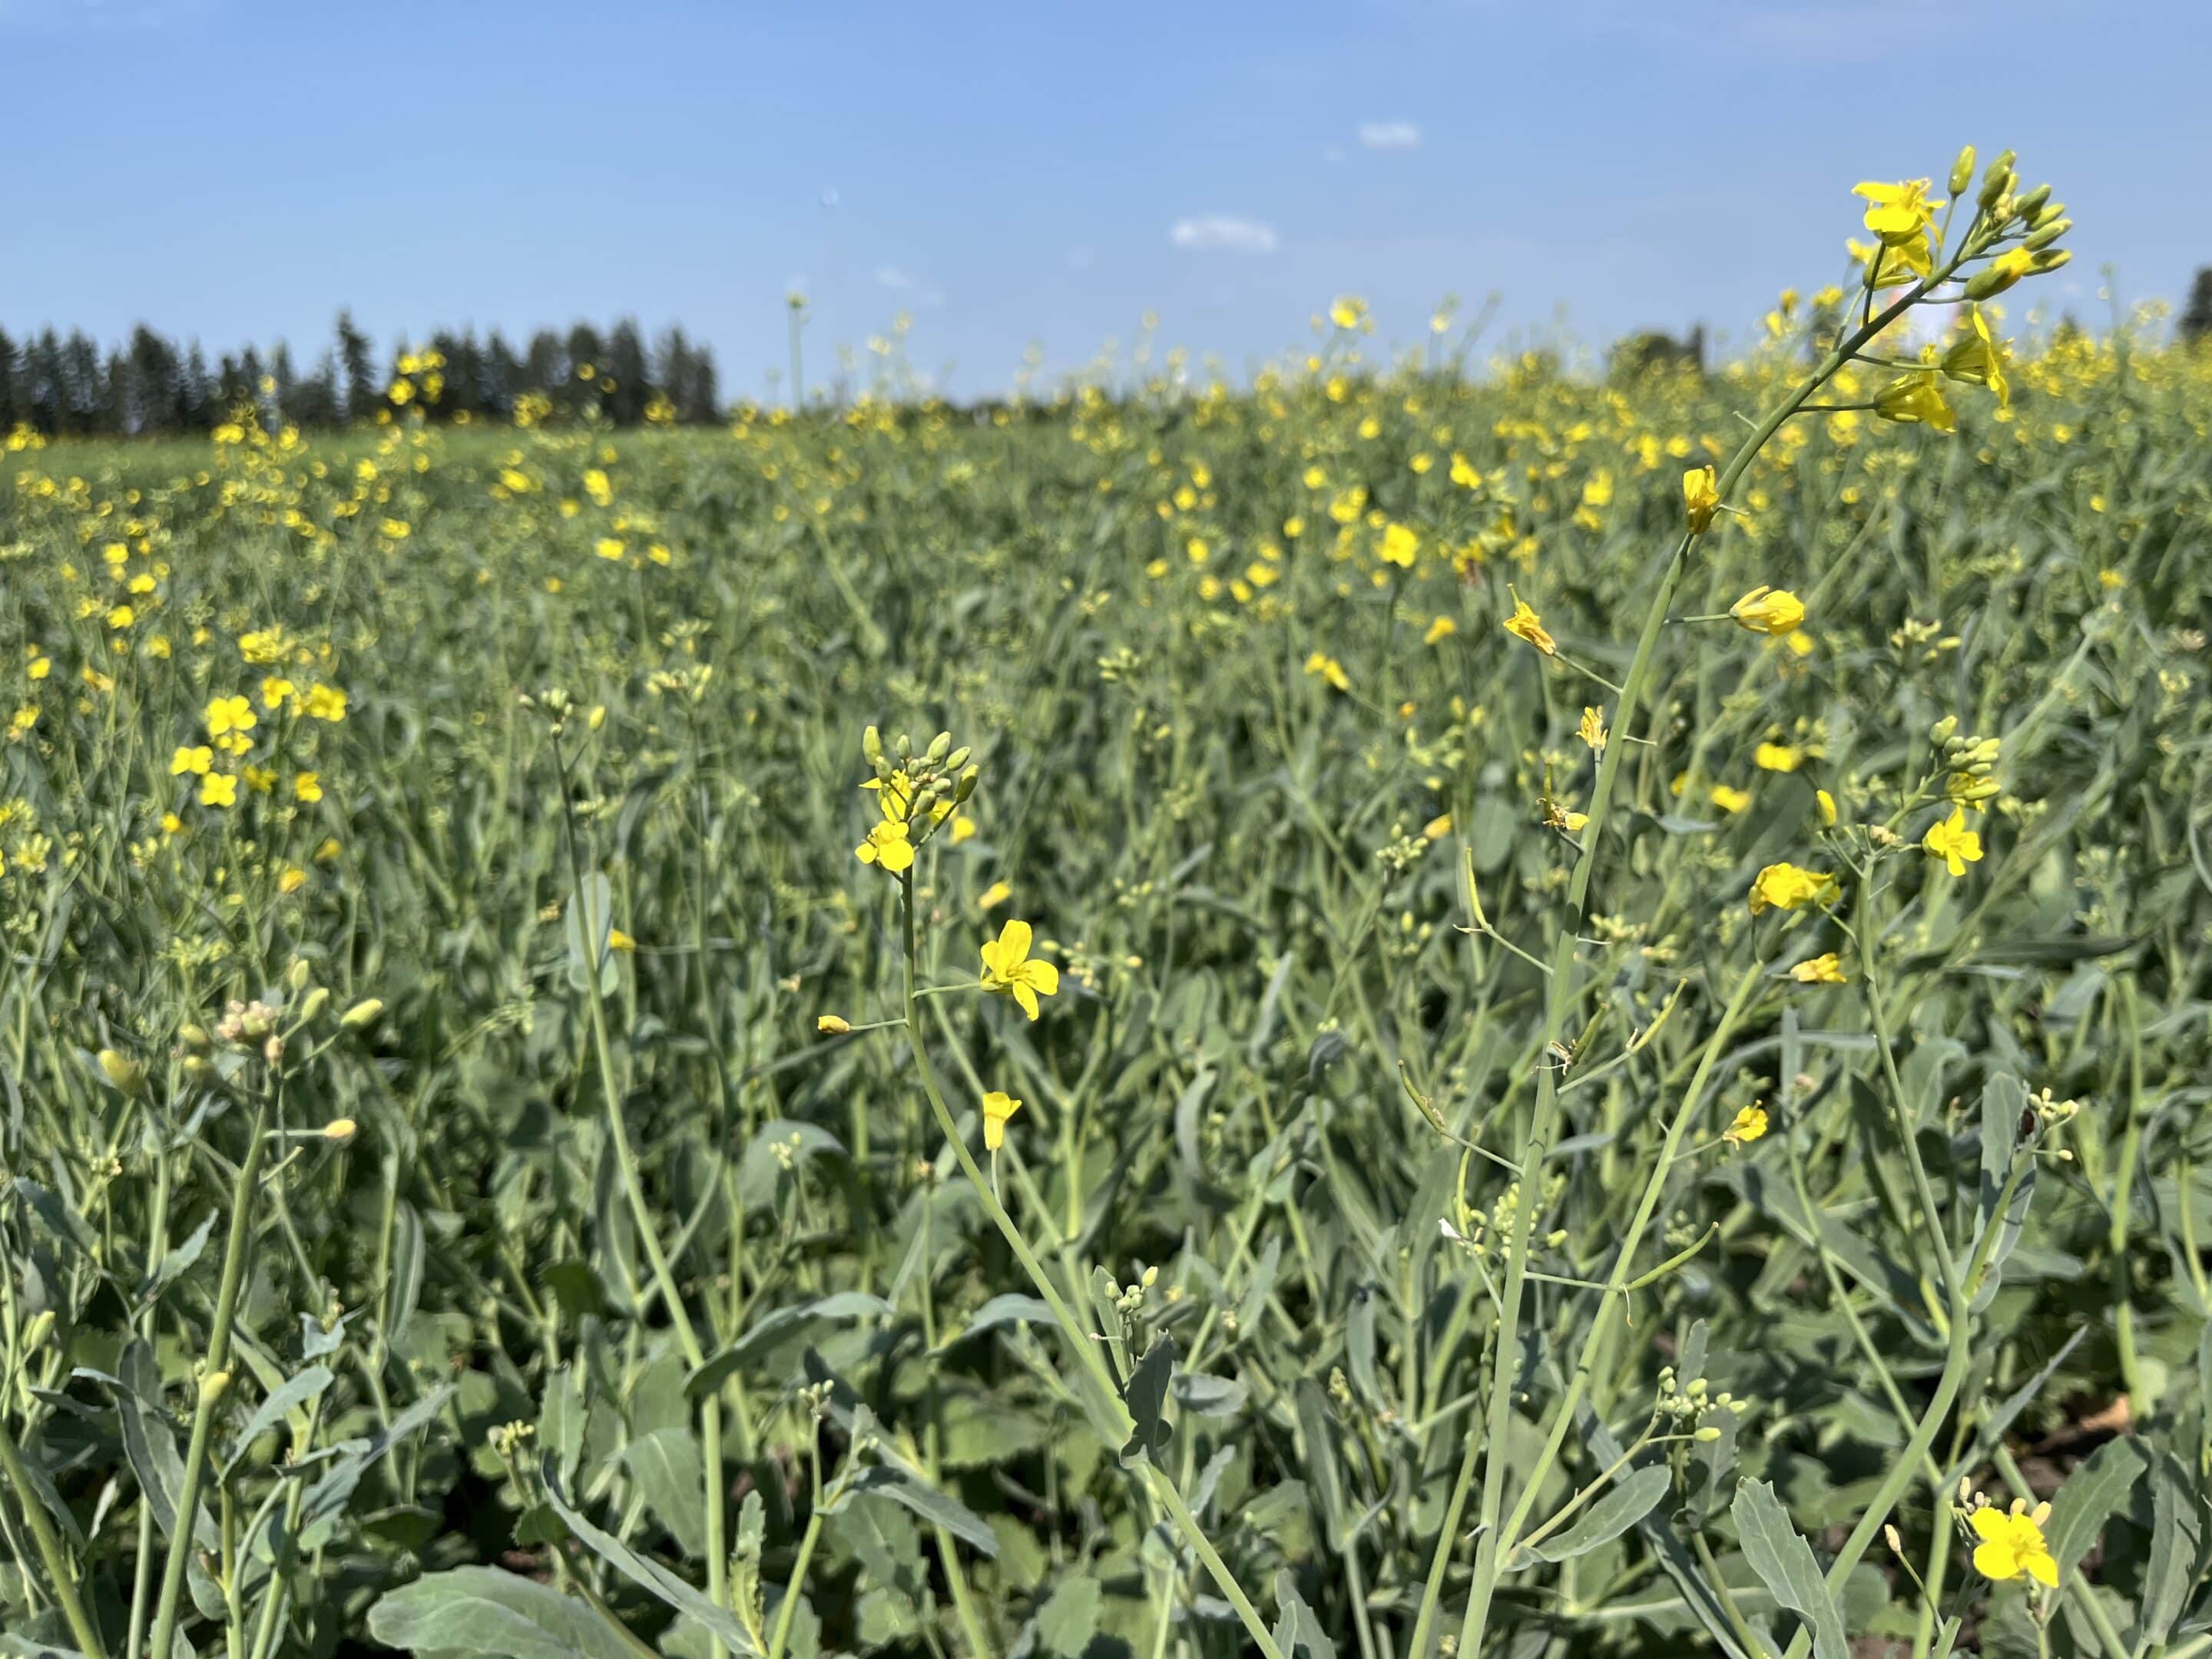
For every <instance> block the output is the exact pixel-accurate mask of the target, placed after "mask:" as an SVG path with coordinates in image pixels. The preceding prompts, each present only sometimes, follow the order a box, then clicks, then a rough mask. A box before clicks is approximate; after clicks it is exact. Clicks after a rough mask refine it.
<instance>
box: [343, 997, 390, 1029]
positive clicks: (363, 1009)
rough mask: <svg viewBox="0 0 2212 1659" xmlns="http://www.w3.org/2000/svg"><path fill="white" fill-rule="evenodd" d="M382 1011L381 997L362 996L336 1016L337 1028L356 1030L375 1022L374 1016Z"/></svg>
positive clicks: (382, 1001) (382, 1000)
mask: <svg viewBox="0 0 2212 1659" xmlns="http://www.w3.org/2000/svg"><path fill="white" fill-rule="evenodd" d="M382 1012H384V999H383V998H382V997H363V998H362V1000H360V1001H359V1002H356V1003H355V1004H354V1006H352V1007H350V1008H349V1009H347V1010H346V1011H345V1012H343V1014H340V1015H339V1016H338V1025H339V1028H340V1029H341V1030H348V1031H358V1030H361V1028H362V1026H364V1025H372V1024H375V1022H376V1017H377V1016H378V1015H379V1014H380V1013H382Z"/></svg>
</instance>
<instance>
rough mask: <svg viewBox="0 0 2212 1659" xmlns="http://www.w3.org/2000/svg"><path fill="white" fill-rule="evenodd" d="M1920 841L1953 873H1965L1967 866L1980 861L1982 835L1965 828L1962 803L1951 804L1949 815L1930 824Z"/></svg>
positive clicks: (1933, 856) (1930, 854) (1932, 855)
mask: <svg viewBox="0 0 2212 1659" xmlns="http://www.w3.org/2000/svg"><path fill="white" fill-rule="evenodd" d="M1920 844H1921V845H1922V846H1923V847H1924V848H1927V849H1928V853H1929V856H1930V857H1932V858H1939V859H1941V860H1943V864H1944V867H1945V868H1947V869H1948V870H1949V871H1950V872H1951V873H1952V874H1953V875H1954V876H1963V875H1965V874H1966V866H1968V865H1970V864H1979V863H1980V862H1981V861H1982V838H1981V836H1978V835H1977V834H1976V833H1975V832H1974V831H1973V830H1972V829H1968V828H1966V808H1965V807H1963V806H1954V807H1953V808H1952V809H1951V816H1950V817H1948V818H1945V819H1944V820H1943V821H1942V823H1931V824H1929V826H1928V833H1927V834H1926V835H1925V836H1922V837H1921V839H1920Z"/></svg>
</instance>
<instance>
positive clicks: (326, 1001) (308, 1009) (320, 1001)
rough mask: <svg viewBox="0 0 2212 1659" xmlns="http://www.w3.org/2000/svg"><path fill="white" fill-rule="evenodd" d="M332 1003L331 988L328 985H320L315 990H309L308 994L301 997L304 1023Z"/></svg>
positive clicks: (301, 1014) (301, 1015)
mask: <svg viewBox="0 0 2212 1659" xmlns="http://www.w3.org/2000/svg"><path fill="white" fill-rule="evenodd" d="M330 1004H331V987H329V986H327V985H318V986H317V987H315V988H314V989H313V990H312V991H310V992H308V993H307V995H305V996H304V997H301V999H300V1018H301V1021H302V1022H303V1023H304V1022H306V1021H307V1020H311V1019H313V1018H314V1017H315V1016H316V1015H317V1014H319V1013H321V1012H323V1010H324V1009H325V1008H327V1007H329V1006H330Z"/></svg>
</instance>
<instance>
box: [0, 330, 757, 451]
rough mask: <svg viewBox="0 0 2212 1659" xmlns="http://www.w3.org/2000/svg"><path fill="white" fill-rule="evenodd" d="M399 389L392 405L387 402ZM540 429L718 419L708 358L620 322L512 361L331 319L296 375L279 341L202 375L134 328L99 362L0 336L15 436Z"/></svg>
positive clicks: (503, 349) (539, 340)
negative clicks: (243, 423)
mask: <svg viewBox="0 0 2212 1659" xmlns="http://www.w3.org/2000/svg"><path fill="white" fill-rule="evenodd" d="M432 356H435V359H436V360H438V368H437V369H436V371H435V374H422V373H421V372H419V371H418V372H417V373H416V374H411V375H406V376H404V377H403V375H402V373H401V365H402V362H403V361H405V362H410V363H411V362H419V361H420V360H422V359H425V358H430V357H432ZM403 378H404V380H406V382H407V385H406V386H405V389H404V391H403V392H401V393H400V396H399V397H398V398H394V397H393V396H392V388H393V386H394V385H395V383H396V382H398V381H400V380H402V379H403ZM523 400H528V402H527V404H526V409H527V410H528V412H529V413H530V414H531V415H532V416H533V417H535V418H538V419H541V420H552V421H562V420H576V419H582V418H586V417H589V416H598V417H599V418H602V419H605V420H607V421H611V422H613V423H614V424H615V425H617V426H635V425H637V424H639V423H641V422H644V421H645V420H647V418H648V416H650V418H652V419H654V420H661V421H676V422H692V423H705V422H714V421H716V420H719V419H720V417H721V409H720V402H719V399H718V396H717V392H716V386H715V379H714V354H713V353H712V352H711V351H709V350H708V348H707V347H706V346H704V345H702V344H700V343H696V342H694V341H693V340H691V339H690V337H687V336H686V335H685V334H684V331H683V330H682V329H681V328H670V329H667V330H665V331H663V332H662V333H661V334H660V335H659V337H658V338H656V339H655V340H653V343H651V344H650V345H649V346H648V345H647V342H646V340H645V337H644V336H643V335H641V333H640V332H639V331H638V327H637V325H636V324H635V322H632V321H630V320H629V319H623V320H622V321H620V322H617V323H616V324H615V325H614V326H613V327H611V328H610V329H608V330H606V331H605V332H604V333H602V332H601V331H599V329H597V328H595V327H594V326H592V325H591V324H589V323H578V324H577V325H575V326H574V327H573V328H570V329H569V330H568V331H567V332H565V333H562V332H559V331H555V330H552V329H540V330H539V331H538V332H537V333H535V334H533V335H532V336H531V337H530V340H529V343H527V344H526V345H525V346H523V347H522V348H521V349H516V347H515V346H514V345H513V344H512V343H509V342H508V340H507V337H506V336H505V335H503V334H501V332H500V331H498V330H497V329H494V330H492V331H490V332H489V334H485V335H483V336H481V337H480V336H478V335H477V332H476V331H474V330H473V329H470V330H465V331H462V332H459V333H455V332H453V331H450V330H440V331H437V332H435V333H433V334H431V335H430V336H429V337H428V338H427V339H424V340H422V341H419V342H416V343H413V344H411V345H410V344H402V345H400V346H398V347H395V348H394V349H392V352H391V354H390V355H389V356H387V357H385V358H383V359H382V360H381V361H380V359H379V356H378V354H377V351H376V349H375V347H374V343H372V342H371V340H370V339H369V337H368V336H367V335H366V334H363V333H362V331H361V330H360V329H359V328H357V327H356V326H355V325H354V321H353V318H352V316H351V315H350V314H349V313H346V312H343V311H341V312H340V313H338V318H337V328H336V331H335V337H333V339H332V340H331V343H330V345H329V346H328V347H326V348H325V349H324V350H323V352H322V353H321V354H320V355H319V356H317V357H316V358H315V359H314V361H313V362H311V363H309V364H307V365H306V367H305V368H302V367H301V364H300V363H299V362H297V361H296V360H295V358H294V357H293V356H292V351H291V348H290V347H289V346H288V345H286V344H285V343H283V342H282V341H279V342H278V343H276V345H275V346H273V347H272V348H270V351H269V353H268V355H267V356H265V357H264V356H263V355H262V354H261V353H260V352H259V351H258V349H255V348H254V347H252V346H250V345H249V346H247V347H246V348H245V349H243V350H240V351H235V352H226V353H224V354H223V355H222V356H220V357H218V358H216V359H215V360H214V361H213V362H210V361H209V359H208V356H207V354H206V353H205V352H204V350H203V349H201V347H200V343H199V342H198V341H197V340H194V341H191V342H190V343H186V344H185V345H183V346H181V347H180V346H179V344H178V343H176V342H175V341H173V340H171V339H168V338H166V337H163V336H161V335H160V334H157V333H155V331H153V330H152V329H150V328H149V327H147V326H146V325H144V324H143V323H142V324H140V325H138V326H137V328H135V329H133V330H132V331H131V337H130V338H129V339H128V340H127V341H125V342H124V343H122V344H120V345H115V346H111V347H109V348H108V349H106V351H102V350H101V349H100V345H99V343H97V342H95V341H94V340H93V339H91V338H90V337H88V336H87V335H85V334H84V333H83V332H82V331H80V330H74V329H73V330H71V331H70V332H69V333H68V334H67V335H66V336H64V335H60V334H58V333H56V332H55V331H54V330H52V328H47V329H45V330H43V331H40V332H39V333H37V334H34V335H28V336H26V337H23V338H21V339H20V340H19V339H17V338H15V337H14V336H12V335H10V334H9V332H8V331H6V330H5V329H0V433H4V432H8V431H10V430H12V429H14V428H15V427H17V426H19V425H23V426H29V427H31V428H34V429H36V430H38V431H40V432H42V433H45V434H46V435H49V436H56V437H91V436H129V437H138V436H145V435H158V434H162V433H192V432H205V431H208V430H210V428H213V427H215V426H216V425H217V424H218V423H219V422H223V421H228V420H230V419H233V418H234V417H235V416H237V415H238V414H239V413H240V411H241V410H243V411H246V412H248V413H250V414H258V415H259V416H261V417H262V418H264V419H269V420H276V421H283V422H289V423H291V424H293V425H295V426H301V427H336V426H343V425H346V424H348V423H349V422H357V421H366V420H373V419H374V418H375V416H376V412H377V411H378V410H388V409H392V408H393V407H395V405H396V404H398V403H400V402H402V401H404V403H405V404H406V405H407V406H408V407H410V408H411V409H416V410H421V411H422V413H423V414H424V415H425V416H428V418H430V419H432V420H454V419H467V420H489V421H505V420H507V419H510V418H512V417H513V414H514V410H515V407H516V404H517V403H518V402H520V401H523Z"/></svg>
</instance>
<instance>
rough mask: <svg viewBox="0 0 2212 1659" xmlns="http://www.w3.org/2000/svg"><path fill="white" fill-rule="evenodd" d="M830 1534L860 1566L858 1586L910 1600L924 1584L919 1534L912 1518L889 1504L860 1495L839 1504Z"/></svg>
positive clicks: (894, 1505) (830, 1526)
mask: <svg viewBox="0 0 2212 1659" xmlns="http://www.w3.org/2000/svg"><path fill="white" fill-rule="evenodd" d="M829 1530H830V1532H831V1533H832V1534H835V1535H836V1537H837V1538H838V1539H839V1540H840V1541H842V1543H843V1544H844V1546H845V1547H846V1548H848V1549H849V1550H850V1551H852V1552H853V1554H854V1559H857V1560H858V1561H859V1562H860V1572H861V1582H862V1583H866V1584H870V1585H873V1586H875V1587H877V1588H878V1589H886V1590H892V1589H895V1590H897V1591H899V1592H901V1593H902V1594H903V1595H907V1596H908V1597H909V1598H912V1597H915V1596H916V1595H920V1593H921V1589H922V1586H923V1585H924V1584H925V1583H927V1574H928V1568H927V1566H926V1565H924V1563H923V1559H922V1553H921V1531H920V1529H919V1528H916V1527H915V1524H914V1519H913V1516H910V1515H909V1514H908V1512H907V1511H906V1510H902V1509H901V1508H899V1507H898V1506H897V1505H896V1504H893V1503H891V1502H890V1500H888V1499H886V1498H878V1497H876V1496H874V1495H873V1494H871V1493H862V1494H861V1495H860V1497H858V1498H854V1499H853V1500H852V1501H851V1502H849V1503H848V1504H841V1505H840V1506H839V1507H838V1510H837V1511H836V1514H834V1515H832V1516H830V1517H829Z"/></svg>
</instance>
